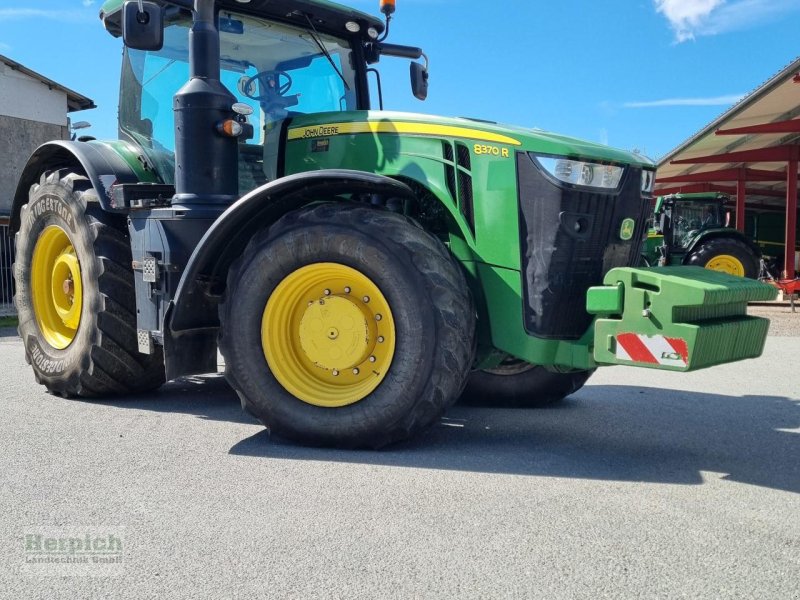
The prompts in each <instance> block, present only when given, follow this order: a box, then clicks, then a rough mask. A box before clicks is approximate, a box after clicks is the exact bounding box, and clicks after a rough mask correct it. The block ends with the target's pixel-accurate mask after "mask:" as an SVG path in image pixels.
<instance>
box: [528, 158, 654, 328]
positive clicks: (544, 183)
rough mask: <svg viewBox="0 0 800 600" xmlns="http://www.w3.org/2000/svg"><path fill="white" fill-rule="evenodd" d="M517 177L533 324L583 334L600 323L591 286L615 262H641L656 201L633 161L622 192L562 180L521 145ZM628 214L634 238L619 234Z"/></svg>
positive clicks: (623, 182) (616, 264)
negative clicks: (595, 320)
mask: <svg viewBox="0 0 800 600" xmlns="http://www.w3.org/2000/svg"><path fill="white" fill-rule="evenodd" d="M517 179H518V185H519V215H520V238H521V239H520V242H521V243H520V247H521V249H522V257H521V258H522V278H523V285H522V288H523V294H524V300H525V305H524V308H525V310H524V319H525V329H526V331H527V332H528V333H529V334H531V335H535V336H538V337H542V338H557V339H578V338H579V337H581V336H582V335H583V334H584V333H585V332H586V329H587V328H588V327H589V325H590V324H591V322H592V316H591V315H589V314H588V313H587V312H586V291H587V290H588V289H589V288H590V287H591V286H593V285H600V284H601V283H602V281H603V277H604V276H605V274H606V273H607V272H608V271H609V270H610V269H613V268H614V267H622V266H633V265H636V264H638V261H639V254H640V251H641V242H642V234H643V228H644V223H645V219H646V215H647V210H648V208H649V199H648V198H645V197H643V196H642V194H641V170H640V169H637V168H634V167H628V168H627V169H626V173H625V175H624V178H623V181H622V183H621V187H620V189H619V190H618V191H617V192H613V193H597V192H593V191H586V190H584V189H580V188H575V187H569V186H562V185H559V184H557V183H556V182H554V181H553V180H552V179H550V178H549V177H547V176H546V175H545V174H544V173H543V172H542V170H541V169H540V168H539V167H538V165H537V164H536V162H535V160H534V159H533V158H532V157H531V156H529V155H528V154H526V153H523V152H520V153H518V154H517ZM626 218H632V219H634V221H635V222H636V230H635V231H634V235H633V237H632V238H631V239H630V240H628V241H624V240H622V239H620V237H619V234H620V229H621V227H622V222H623V221H624V220H625V219H626Z"/></svg>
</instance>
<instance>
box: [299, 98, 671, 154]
mask: <svg viewBox="0 0 800 600" xmlns="http://www.w3.org/2000/svg"><path fill="white" fill-rule="evenodd" d="M353 133H373V134H375V133H384V134H391V133H395V134H398V135H426V136H427V135H430V136H436V137H443V138H462V139H467V140H473V141H474V142H475V143H479V142H480V143H484V144H502V145H507V146H511V147H512V148H514V149H519V150H526V151H529V152H538V153H542V154H552V155H558V156H569V157H573V158H588V159H594V160H601V161H608V162H615V163H622V164H626V165H636V166H639V167H649V168H655V165H654V164H653V162H652V161H650V159H648V158H646V157H644V156H641V155H639V154H635V153H632V152H626V151H624V150H617V149H614V148H609V147H608V146H603V145H601V144H596V143H594V142H587V141H585V140H580V139H577V138H572V137H568V136H563V135H558V134H554V133H549V132H546V131H541V130H538V129H525V128H523V127H516V126H510V125H501V124H498V123H489V122H486V121H478V120H473V119H464V118H451V117H437V116H433V115H422V114H416V113H402V112H388V111H352V112H336V113H318V114H313V115H302V116H298V117H295V118H294V119H293V120H292V123H291V125H290V127H289V140H293V139H310V138H322V137H331V136H336V135H345V134H353Z"/></svg>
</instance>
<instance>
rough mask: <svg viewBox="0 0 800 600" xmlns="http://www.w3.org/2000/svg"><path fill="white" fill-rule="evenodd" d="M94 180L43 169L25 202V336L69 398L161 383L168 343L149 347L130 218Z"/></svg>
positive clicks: (20, 263)
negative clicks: (141, 319) (140, 324)
mask: <svg viewBox="0 0 800 600" xmlns="http://www.w3.org/2000/svg"><path fill="white" fill-rule="evenodd" d="M96 200H97V197H96V194H95V192H94V190H93V189H92V187H91V185H90V183H89V181H88V180H87V179H86V178H85V177H83V176H80V175H77V174H75V173H69V172H66V171H57V172H51V173H49V174H44V175H42V178H41V180H40V183H38V184H36V185H34V186H32V187H31V191H30V196H29V200H28V204H26V205H25V206H23V207H22V212H21V214H20V219H21V221H20V230H19V232H18V233H17V238H16V261H15V263H14V277H15V280H16V288H17V293H16V297H15V302H16V305H17V313H18V316H19V335H20V337H21V338H22V340H23V342H24V344H25V356H26V359H27V360H28V362H29V363H30V364H31V366H32V367H33V371H34V374H35V376H36V381H37V382H38V383H40V384H42V385H44V386H45V387H46V388H47V389H48V390H49V391H50V392H52V393H54V394H57V395H60V396H65V397H75V396H81V397H89V398H96V397H103V396H111V395H119V394H128V393H134V392H142V391H146V390H152V389H155V388H157V387H159V386H160V385H161V384H162V383H163V382H164V360H163V356H162V353H161V351H160V348H159V349H157V350H156V353H155V354H153V355H149V356H148V355H144V354H139V351H138V340H137V335H136V298H135V292H134V281H133V271H132V266H131V249H130V243H129V241H128V236H127V233H126V232H125V230H124V221H121V222H115V221H114V218H115V217H114V216H113V215H109V214H108V213H105V212H104V211H103V210H102V209H101V208H100V205H99V204H98V203H97V202H96Z"/></svg>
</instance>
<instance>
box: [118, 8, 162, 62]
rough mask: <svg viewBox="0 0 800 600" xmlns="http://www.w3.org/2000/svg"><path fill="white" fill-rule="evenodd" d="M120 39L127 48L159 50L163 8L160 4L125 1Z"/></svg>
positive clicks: (160, 46)
mask: <svg viewBox="0 0 800 600" xmlns="http://www.w3.org/2000/svg"><path fill="white" fill-rule="evenodd" d="M140 6H141V10H140V8H139V7H140ZM122 39H123V40H124V41H125V45H126V46H127V47H128V48H133V49H134V50H161V48H163V47H164V10H163V9H162V8H161V6H159V5H158V4H156V3H155V2H149V1H148V2H145V1H142V2H139V1H138V0H129V1H128V2H126V3H125V6H124V8H123V9H122Z"/></svg>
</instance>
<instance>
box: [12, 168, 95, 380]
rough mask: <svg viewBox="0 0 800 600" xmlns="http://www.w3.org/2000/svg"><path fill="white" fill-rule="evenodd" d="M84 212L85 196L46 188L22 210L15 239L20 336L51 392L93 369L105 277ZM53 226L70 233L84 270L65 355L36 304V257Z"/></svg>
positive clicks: (59, 186) (52, 184)
mask: <svg viewBox="0 0 800 600" xmlns="http://www.w3.org/2000/svg"><path fill="white" fill-rule="evenodd" d="M85 210H86V202H85V199H84V198H83V197H82V194H80V193H73V192H72V191H70V190H68V189H67V188H66V187H65V185H64V184H62V183H59V182H48V183H44V184H42V185H39V186H38V188H37V189H35V191H32V193H31V196H30V200H29V202H28V204H26V205H25V206H23V207H22V212H21V223H20V229H19V232H18V233H17V236H16V260H15V265H14V274H15V279H16V286H17V292H16V296H15V303H16V306H17V313H18V317H19V334H20V337H21V338H22V340H23V341H24V344H25V351H26V356H27V358H28V360H29V361H30V363H31V365H32V366H33V368H34V371H35V372H36V374H37V376H38V378H40V379H41V380H43V382H50V383H51V385H48V387H52V388H53V389H57V388H58V387H59V385H58V384H59V383H60V382H64V381H66V380H70V379H71V378H72V377H79V376H80V373H81V372H82V371H85V370H87V369H89V366H90V365H89V360H90V356H89V353H88V352H86V351H85V349H86V348H87V347H88V346H91V345H92V344H93V343H95V342H96V340H95V339H93V337H94V336H95V335H96V333H95V332H96V327H93V326H92V323H91V322H92V321H93V320H94V319H95V318H96V317H95V315H96V314H97V309H98V305H99V304H100V303H101V299H100V298H99V294H98V292H97V289H96V286H94V285H92V282H93V281H97V278H98V277H99V275H100V273H99V268H98V265H97V261H96V260H95V256H94V249H93V241H94V240H93V237H92V235H91V230H90V227H89V225H88V223H87V220H86V216H85ZM51 225H55V226H58V227H60V228H61V229H62V230H64V231H65V232H66V234H67V236H68V237H69V239H70V243H71V244H72V246H73V247H74V248H75V253H76V255H77V257H78V261H79V263H80V269H81V288H82V303H83V304H82V309H81V320H80V324H79V325H78V330H77V332H76V335H75V338H74V339H73V341H72V343H71V344H70V345H69V346H67V347H66V348H64V349H63V350H60V349H57V348H54V347H53V346H51V345H50V344H49V343H48V342H47V341H46V340H45V338H44V336H43V335H42V332H41V330H40V328H39V325H38V323H37V320H36V315H35V312H34V308H33V301H32V289H31V276H32V261H33V252H34V249H35V248H36V243H37V242H38V240H39V237H40V235H41V234H42V232H43V231H44V229H45V228H46V227H49V226H51Z"/></svg>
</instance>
